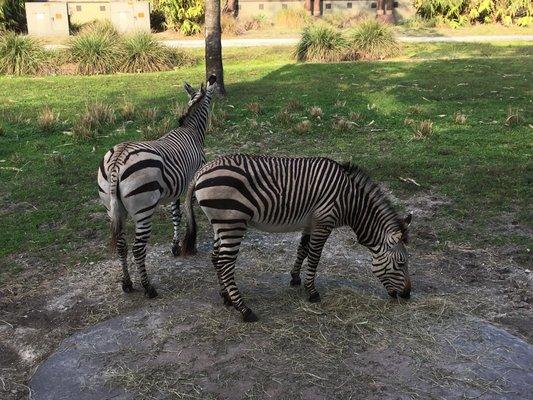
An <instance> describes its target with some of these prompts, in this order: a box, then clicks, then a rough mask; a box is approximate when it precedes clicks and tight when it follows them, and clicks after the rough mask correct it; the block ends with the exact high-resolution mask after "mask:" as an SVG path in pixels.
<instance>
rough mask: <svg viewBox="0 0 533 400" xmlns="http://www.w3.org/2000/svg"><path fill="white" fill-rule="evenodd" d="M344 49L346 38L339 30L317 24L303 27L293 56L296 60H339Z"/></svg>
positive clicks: (343, 53) (341, 58) (342, 55)
mask: <svg viewBox="0 0 533 400" xmlns="http://www.w3.org/2000/svg"><path fill="white" fill-rule="evenodd" d="M345 50H346V40H345V39H344V38H343V37H342V35H341V33H340V32H339V31H337V30H336V29H334V28H331V27H329V26H326V25H322V24H317V25H311V26H308V27H306V28H304V30H303V33H302V37H301V39H300V41H299V42H298V44H297V46H296V52H295V56H296V58H297V60H298V61H315V62H328V61H341V60H343V59H344V56H345Z"/></svg>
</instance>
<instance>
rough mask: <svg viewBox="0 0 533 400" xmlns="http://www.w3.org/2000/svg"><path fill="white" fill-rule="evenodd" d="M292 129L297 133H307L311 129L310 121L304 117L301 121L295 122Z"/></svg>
mask: <svg viewBox="0 0 533 400" xmlns="http://www.w3.org/2000/svg"><path fill="white" fill-rule="evenodd" d="M293 130H294V132H296V133H299V134H304V133H308V132H309V131H310V130H311V121H309V120H307V119H305V120H303V121H302V122H300V123H298V124H296V126H295V127H294V128H293Z"/></svg>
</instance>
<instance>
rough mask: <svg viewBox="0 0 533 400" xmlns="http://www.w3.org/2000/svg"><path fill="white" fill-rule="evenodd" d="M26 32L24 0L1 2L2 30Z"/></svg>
mask: <svg viewBox="0 0 533 400" xmlns="http://www.w3.org/2000/svg"><path fill="white" fill-rule="evenodd" d="M3 29H5V30H10V31H15V32H19V33H20V32H25V31H26V12H25V10H24V0H0V30H3Z"/></svg>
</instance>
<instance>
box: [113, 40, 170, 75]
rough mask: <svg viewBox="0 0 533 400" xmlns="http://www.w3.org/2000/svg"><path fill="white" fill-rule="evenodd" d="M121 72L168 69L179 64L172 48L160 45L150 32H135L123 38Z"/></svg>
mask: <svg viewBox="0 0 533 400" xmlns="http://www.w3.org/2000/svg"><path fill="white" fill-rule="evenodd" d="M122 49H123V56H122V61H121V63H120V66H119V70H120V71H122V72H155V71H168V70H171V69H172V68H174V66H175V65H178V64H179V61H180V60H179V57H177V54H176V52H175V51H174V50H172V49H170V48H168V47H165V46H164V45H162V44H161V43H160V42H159V41H158V40H157V39H156V38H155V37H154V36H153V35H152V34H150V33H147V32H137V33H135V34H133V35H131V36H127V37H126V38H124V40H123V42H122Z"/></svg>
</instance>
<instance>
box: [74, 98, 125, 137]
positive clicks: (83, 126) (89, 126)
mask: <svg viewBox="0 0 533 400" xmlns="http://www.w3.org/2000/svg"><path fill="white" fill-rule="evenodd" d="M114 122H115V112H114V111H113V109H112V108H111V107H110V106H109V105H107V104H104V103H101V102H99V101H95V102H92V103H87V105H86V106H85V111H84V113H83V114H82V115H81V117H80V119H79V121H78V123H76V124H75V125H74V129H73V133H74V136H75V137H76V138H78V139H91V138H94V137H96V135H98V134H101V133H102V132H103V129H104V128H105V127H106V126H108V125H111V124H113V123H114Z"/></svg>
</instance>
